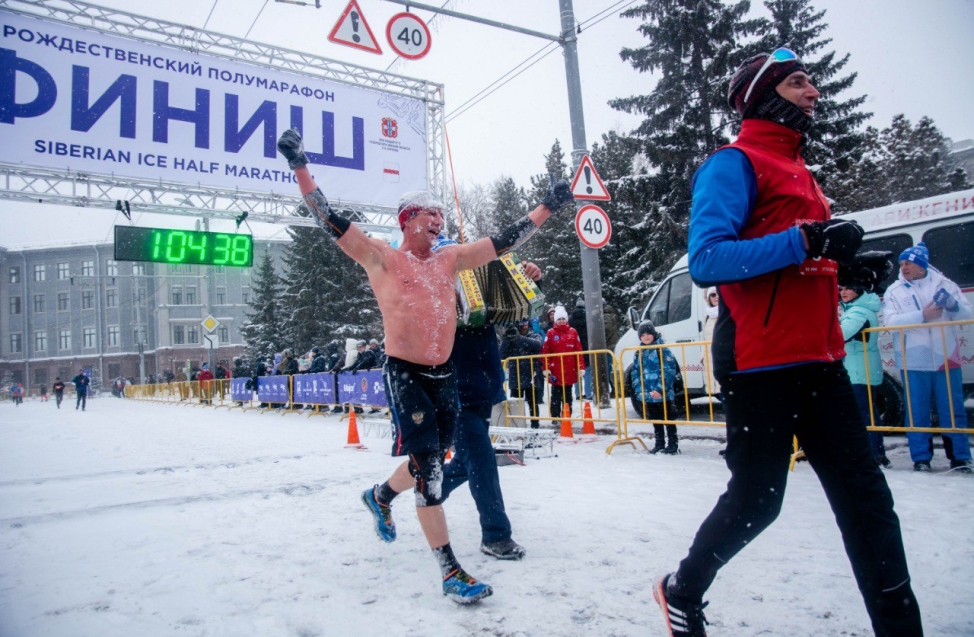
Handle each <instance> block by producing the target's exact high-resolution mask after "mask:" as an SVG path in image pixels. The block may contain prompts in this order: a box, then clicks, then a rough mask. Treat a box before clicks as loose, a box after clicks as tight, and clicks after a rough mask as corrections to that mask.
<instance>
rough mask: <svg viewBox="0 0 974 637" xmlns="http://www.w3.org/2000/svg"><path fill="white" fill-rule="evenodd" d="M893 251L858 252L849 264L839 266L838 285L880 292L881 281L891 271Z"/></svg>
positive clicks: (881, 288)
mask: <svg viewBox="0 0 974 637" xmlns="http://www.w3.org/2000/svg"><path fill="white" fill-rule="evenodd" d="M893 268H894V266H893V253H892V252H882V251H876V250H872V251H869V252H860V253H859V254H857V255H856V257H855V258H854V259H853V260H852V263H851V264H848V265H840V266H839V285H841V286H843V287H853V288H862V289H863V290H864V291H866V292H876V293H877V294H882V293H883V292H884V291H885V288H883V285H882V284H883V281H885V280H886V278H887V277H889V275H890V274H892V273H893Z"/></svg>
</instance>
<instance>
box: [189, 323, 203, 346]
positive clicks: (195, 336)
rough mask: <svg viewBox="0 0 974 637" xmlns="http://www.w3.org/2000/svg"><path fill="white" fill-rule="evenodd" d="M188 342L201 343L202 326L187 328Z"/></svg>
mask: <svg viewBox="0 0 974 637" xmlns="http://www.w3.org/2000/svg"><path fill="white" fill-rule="evenodd" d="M186 342H187V343H193V344H196V343H199V342H200V328H198V327H196V326H195V325H193V326H190V327H189V328H188V329H187V330H186Z"/></svg>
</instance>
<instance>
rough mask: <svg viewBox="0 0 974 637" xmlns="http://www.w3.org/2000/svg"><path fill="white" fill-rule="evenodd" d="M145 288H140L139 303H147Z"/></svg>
mask: <svg viewBox="0 0 974 637" xmlns="http://www.w3.org/2000/svg"><path fill="white" fill-rule="evenodd" d="M145 297H146V294H145V288H139V305H145Z"/></svg>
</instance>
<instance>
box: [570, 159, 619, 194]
mask: <svg viewBox="0 0 974 637" xmlns="http://www.w3.org/2000/svg"><path fill="white" fill-rule="evenodd" d="M572 194H573V195H575V198H576V199H592V200H595V201H610V200H611V199H612V197H611V196H610V195H609V191H608V189H607V188H606V187H605V184H603V183H602V178H601V177H599V173H597V172H595V165H594V164H593V163H592V158H591V157H590V156H589V155H585V157H583V158H582V163H580V164H579V165H578V172H576V173H575V179H573V180H572Z"/></svg>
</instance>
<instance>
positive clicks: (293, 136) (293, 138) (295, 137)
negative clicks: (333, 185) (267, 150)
mask: <svg viewBox="0 0 974 637" xmlns="http://www.w3.org/2000/svg"><path fill="white" fill-rule="evenodd" d="M277 150H279V151H281V154H282V155H284V158H285V159H287V165H288V166H290V167H291V170H296V169H298V168H301V167H302V166H307V165H308V156H307V155H305V154H304V140H302V139H301V133H299V132H298V130H297V129H296V128H289V129H287V130H286V131H284V132H283V133H281V138H280V139H278V140H277Z"/></svg>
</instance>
